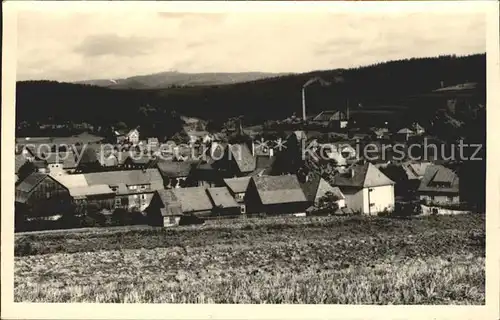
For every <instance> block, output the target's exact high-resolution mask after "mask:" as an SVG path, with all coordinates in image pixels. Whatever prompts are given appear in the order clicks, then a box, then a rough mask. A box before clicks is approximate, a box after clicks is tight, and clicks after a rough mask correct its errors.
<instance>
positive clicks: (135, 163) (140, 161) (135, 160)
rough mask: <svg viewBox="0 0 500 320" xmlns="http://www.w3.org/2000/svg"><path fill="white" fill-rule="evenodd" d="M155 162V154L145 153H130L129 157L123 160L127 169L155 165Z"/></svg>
mask: <svg viewBox="0 0 500 320" xmlns="http://www.w3.org/2000/svg"><path fill="white" fill-rule="evenodd" d="M155 163H156V157H155V156H152V155H149V154H144V153H139V154H133V153H130V154H129V156H128V157H127V159H125V161H124V162H123V167H124V168H127V169H145V168H150V167H152V166H154V164H155Z"/></svg>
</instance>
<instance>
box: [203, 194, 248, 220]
mask: <svg viewBox="0 0 500 320" xmlns="http://www.w3.org/2000/svg"><path fill="white" fill-rule="evenodd" d="M207 192H208V195H209V196H210V200H211V201H212V205H213V215H214V216H234V215H238V214H240V213H242V214H244V213H245V207H240V205H239V204H238V203H237V202H236V200H235V199H234V197H233V196H232V195H231V193H230V192H229V189H228V188H226V187H215V188H208V189H207ZM240 208H243V209H242V210H241V212H240Z"/></svg>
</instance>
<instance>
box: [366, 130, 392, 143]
mask: <svg viewBox="0 0 500 320" xmlns="http://www.w3.org/2000/svg"><path fill="white" fill-rule="evenodd" d="M371 131H372V134H371V136H372V138H373V139H376V140H388V139H390V138H391V135H390V132H389V129H387V128H373V129H372V130H371Z"/></svg>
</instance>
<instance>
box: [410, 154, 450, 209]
mask: <svg viewBox="0 0 500 320" xmlns="http://www.w3.org/2000/svg"><path fill="white" fill-rule="evenodd" d="M417 192H418V195H419V198H420V200H421V201H424V202H427V203H432V204H444V205H450V204H459V203H460V196H459V193H460V191H459V177H458V175H457V173H456V172H454V171H453V170H451V169H449V168H446V167H444V166H442V165H434V164H433V165H429V166H427V168H426V169H425V174H424V176H423V178H422V180H421V182H420V186H419V188H418V191H417Z"/></svg>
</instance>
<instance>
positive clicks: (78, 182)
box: [50, 174, 88, 189]
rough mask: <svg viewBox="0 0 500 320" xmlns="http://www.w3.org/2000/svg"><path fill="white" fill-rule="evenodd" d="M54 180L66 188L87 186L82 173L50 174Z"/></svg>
mask: <svg viewBox="0 0 500 320" xmlns="http://www.w3.org/2000/svg"><path fill="white" fill-rule="evenodd" d="M50 176H51V177H52V178H53V179H54V180H56V181H57V182H59V183H60V184H61V185H63V186H64V187H66V188H67V189H73V188H81V187H87V186H88V183H87V180H86V179H85V175H84V174H63V175H52V174H51V175H50Z"/></svg>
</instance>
